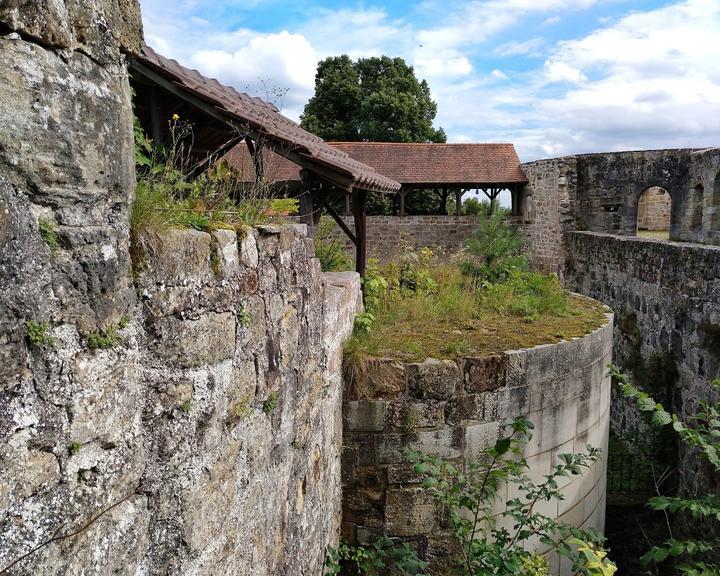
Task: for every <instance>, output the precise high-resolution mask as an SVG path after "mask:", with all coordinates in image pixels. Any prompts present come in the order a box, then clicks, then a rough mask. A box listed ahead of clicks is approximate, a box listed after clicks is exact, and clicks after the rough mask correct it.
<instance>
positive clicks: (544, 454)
mask: <svg viewBox="0 0 720 576" xmlns="http://www.w3.org/2000/svg"><path fill="white" fill-rule="evenodd" d="M611 349H612V315H608V321H607V323H606V324H605V325H604V326H603V327H601V328H599V329H597V330H595V331H594V332H592V333H590V334H588V335H587V336H585V337H583V338H578V339H574V340H571V341H565V342H561V343H559V344H548V345H542V346H538V347H535V348H531V349H527V350H514V351H508V352H505V353H503V354H498V355H492V356H486V357H480V358H465V359H463V360H461V361H459V362H454V361H450V360H445V361H439V360H433V359H428V360H426V361H424V362H422V363H417V364H403V363H401V362H397V361H393V360H383V359H376V360H371V361H370V362H369V363H368V366H367V369H366V371H365V372H364V373H363V374H362V375H360V376H356V377H355V378H354V379H353V380H352V381H350V382H346V394H345V399H344V402H343V420H344V428H345V433H344V439H343V464H342V473H343V535H344V537H345V538H347V539H348V540H350V541H360V542H367V541H369V540H371V539H372V536H373V535H376V534H379V533H385V534H387V535H389V536H395V537H399V538H402V539H404V540H406V541H409V542H411V543H412V544H413V546H414V547H416V548H417V549H418V550H419V551H420V553H421V555H422V556H424V557H425V558H426V559H427V560H429V561H430V563H431V565H430V573H431V574H433V575H435V576H437V575H443V574H451V573H454V572H453V571H452V560H451V558H450V555H451V553H452V551H453V549H454V546H453V542H452V539H451V536H450V532H449V528H448V525H447V519H446V518H445V517H444V516H443V513H442V511H441V510H440V509H439V506H438V505H437V504H436V502H435V501H434V500H433V499H432V497H430V496H429V495H428V494H427V493H426V492H425V491H424V490H423V489H422V488H421V487H420V484H419V482H420V481H421V478H418V477H417V476H416V475H415V474H414V472H413V470H412V465H410V464H408V463H407V461H406V460H405V457H404V455H403V449H405V448H412V449H418V450H422V451H424V452H427V453H431V454H435V455H439V456H441V457H443V458H445V459H447V460H451V461H453V462H456V463H458V464H461V465H462V464H463V463H468V462H470V461H474V460H477V458H478V457H479V455H480V452H481V450H482V449H483V448H486V447H488V446H489V445H491V444H492V443H493V442H495V440H496V439H497V437H498V434H499V430H500V426H501V423H502V421H503V420H505V419H506V418H513V417H516V416H519V415H524V416H526V417H527V418H528V419H529V420H531V421H532V422H533V423H534V424H535V434H534V437H533V439H532V440H531V442H530V443H529V444H528V446H527V448H526V450H525V456H526V458H527V461H528V465H529V469H530V474H531V477H532V478H534V479H537V480H541V479H542V478H543V476H544V475H546V474H549V473H550V469H551V466H553V465H554V463H555V460H556V459H557V455H558V454H560V453H565V452H582V451H584V450H585V449H586V446H587V445H588V444H591V445H593V446H596V447H598V448H601V449H603V450H604V451H606V450H607V434H608V425H609V412H610V379H609V377H608V375H607V365H608V364H609V363H610V361H611ZM605 469H606V467H605V463H604V460H600V461H598V462H597V463H596V464H595V465H594V466H593V467H592V468H591V469H589V470H588V471H586V472H585V473H584V474H583V475H582V476H579V477H576V478H575V479H574V480H572V482H570V483H568V484H567V485H565V486H564V487H563V488H562V491H563V494H564V497H565V498H564V499H563V500H561V501H560V502H557V501H552V502H549V503H545V504H543V507H542V510H540V511H541V512H543V513H544V514H547V515H548V516H551V517H553V518H558V519H560V520H562V521H564V522H567V523H569V524H571V525H575V526H583V527H593V528H596V529H598V530H600V531H602V529H603V527H604V514H605ZM513 490H514V489H513V488H507V487H506V489H505V491H504V492H502V493H501V494H500V495H499V499H498V502H497V514H500V513H501V512H502V511H503V510H504V506H505V502H506V501H507V500H508V499H509V498H512V497H514V494H513ZM507 522H508V520H507V519H504V518H501V517H498V524H499V525H500V526H502V525H504V524H503V523H507ZM508 528H511V526H508ZM550 563H551V571H550V573H551V574H563V575H565V574H571V570H570V566H569V565H567V564H564V563H563V564H560V560H559V559H558V558H557V557H555V556H554V555H552V557H551V558H550Z"/></svg>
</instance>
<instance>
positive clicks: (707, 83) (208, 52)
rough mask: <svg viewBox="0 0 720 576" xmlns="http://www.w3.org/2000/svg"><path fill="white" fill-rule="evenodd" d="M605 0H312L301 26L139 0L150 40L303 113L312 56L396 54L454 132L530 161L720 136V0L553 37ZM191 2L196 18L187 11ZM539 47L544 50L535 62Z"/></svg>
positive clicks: (617, 17) (617, 18) (719, 139)
mask: <svg viewBox="0 0 720 576" xmlns="http://www.w3.org/2000/svg"><path fill="white" fill-rule="evenodd" d="M233 1H235V0H233ZM256 1H262V0H256ZM599 3H600V0H458V1H455V2H453V4H452V6H448V5H447V2H446V1H444V2H441V1H440V0H425V1H424V2H423V3H422V5H421V6H420V5H414V6H413V7H412V10H414V11H415V13H416V14H417V13H419V12H422V14H423V15H424V17H425V18H426V21H431V22H433V23H432V25H426V26H419V25H417V24H412V23H411V22H412V20H411V15H410V10H411V9H410V8H409V12H408V14H409V15H408V17H407V18H405V19H395V18H393V17H391V16H389V14H388V12H387V11H386V10H384V9H382V8H368V9H354V10H350V9H338V10H328V9H317V8H315V9H312V10H309V11H308V12H307V17H306V18H305V20H304V21H303V22H302V23H301V24H300V25H298V26H295V27H294V28H292V32H293V33H290V32H277V33H259V32H257V31H256V30H252V29H250V28H247V27H245V28H243V27H239V24H238V26H236V27H235V28H234V29H233V30H231V31H220V32H219V31H218V25H217V20H213V18H211V17H209V16H207V15H206V13H205V12H203V13H200V11H199V10H197V11H196V12H197V14H193V12H192V9H193V2H192V1H190V3H188V2H187V1H186V2H183V1H181V2H180V3H179V5H178V6H177V7H176V9H174V10H173V13H172V14H170V15H168V14H166V13H165V12H167V10H166V8H164V9H163V10H161V9H160V7H161V5H162V4H163V2H161V0H143V15H144V17H145V23H146V37H147V38H148V41H149V42H150V43H151V44H152V45H154V46H156V47H157V48H158V49H159V50H160V51H161V52H162V53H163V54H165V55H168V56H170V57H174V58H178V59H179V60H180V61H181V62H183V63H184V64H186V65H188V64H189V65H192V66H196V67H198V68H200V70H201V71H202V72H203V73H205V74H208V75H210V76H216V77H218V78H219V79H220V80H221V81H222V82H225V83H231V84H233V85H235V86H236V87H237V88H239V89H241V90H246V91H250V92H253V93H255V94H257V95H260V96H263V95H264V93H263V90H264V88H263V87H262V86H260V85H259V84H258V79H259V78H264V79H266V80H267V82H266V85H267V86H270V87H279V88H287V89H288V90H289V91H288V94H287V97H286V100H285V112H286V113H287V114H288V115H289V116H291V117H293V118H295V119H297V117H298V116H299V114H300V112H301V111H302V107H303V105H304V103H305V101H306V100H307V98H309V97H310V95H311V94H312V91H313V85H314V74H315V66H316V63H317V61H318V60H320V59H322V58H324V57H326V56H329V55H337V54H342V53H347V54H349V55H350V56H351V57H353V58H357V57H361V56H363V57H364V56H371V55H379V54H389V55H393V56H395V55H397V56H401V57H404V58H405V59H406V60H407V61H408V63H410V64H412V65H414V66H415V67H416V70H417V74H418V76H419V77H422V78H427V79H428V81H429V83H430V87H431V90H432V95H433V97H434V98H435V99H436V100H437V102H438V117H437V119H436V125H438V126H443V127H444V128H445V130H446V131H447V132H448V136H449V139H450V140H451V141H511V142H515V143H516V145H517V147H518V151H519V152H520V154H521V157H522V158H523V159H525V160H529V159H534V158H538V157H543V156H554V155H560V154H568V153H574V152H582V151H600V150H615V149H621V148H626V149H627V148H657V147H670V146H707V145H717V144H718V143H720V115H718V113H717V111H718V109H720V66H718V64H717V63H718V62H720V41H718V39H717V30H720V1H719V0H685V1H684V2H675V3H673V4H670V5H667V6H665V7H663V8H659V9H655V10H651V11H645V12H633V13H630V14H628V15H625V16H623V15H622V14H621V13H618V11H615V13H614V14H613V16H612V17H611V18H610V19H608V20H607V21H605V22H604V23H602V24H596V25H597V26H598V29H597V30H595V31H594V32H591V33H589V34H587V35H585V36H584V37H579V38H575V39H567V40H564V41H560V42H555V43H554V44H553V43H552V41H551V40H550V39H549V38H550V36H549V30H548V29H547V28H541V27H542V26H543V25H545V26H549V25H552V24H555V23H557V22H558V21H559V20H560V17H561V16H564V15H565V14H566V13H567V12H570V11H575V10H584V9H587V8H591V7H592V6H593V5H595V4H599ZM213 6H214V5H213ZM618 6H619V7H622V6H623V4H622V3H621V2H618ZM193 15H195V16H200V17H201V18H200V19H198V20H195V21H194V22H191V16H193ZM588 17H589V18H595V15H594V14H589V15H588ZM526 20H527V21H535V22H537V24H536V29H535V30H533V32H534V33H535V34H538V35H539V34H543V35H545V36H546V38H545V39H542V38H535V37H532V35H531V33H527V34H526V35H525V36H524V37H522V36H518V34H515V32H517V31H520V30H522V32H523V33H526ZM204 21H209V23H206V22H204ZM593 21H595V22H597V20H596V19H595V20H593ZM212 22H215V24H213V23H212ZM237 22H238V23H242V22H243V21H242V18H239V19H238V20H237ZM500 32H503V34H502V36H503V37H504V40H505V42H504V43H503V42H502V41H500V40H499V39H500V38H501V35H500V34H499V33H500ZM553 32H554V33H558V32H557V30H553ZM517 37H520V38H521V39H520V40H515V41H513V40H512V39H513V38H517ZM508 39H510V40H511V41H507V40H508ZM541 51H542V53H544V55H545V59H544V61H542V60H541V61H540V63H537V64H536V63H534V62H532V61H531V60H530V57H532V56H535V55H538V54H539V53H540V52H541ZM504 56H512V57H514V58H518V59H519V58H524V59H525V60H524V66H520V67H519V68H513V67H511V66H509V65H506V62H505V61H503V60H501V58H502V57H504ZM515 62H516V60H513V64H515ZM528 65H529V66H530V68H528Z"/></svg>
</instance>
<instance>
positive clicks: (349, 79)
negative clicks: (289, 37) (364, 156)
mask: <svg viewBox="0 0 720 576" xmlns="http://www.w3.org/2000/svg"><path fill="white" fill-rule="evenodd" d="M436 113H437V104H436V103H435V102H433V100H432V99H431V98H430V87H429V86H428V83H427V82H426V81H425V80H418V79H417V78H416V76H415V71H414V70H413V67H412V66H408V65H407V63H406V62H405V61H404V60H403V59H402V58H390V57H388V56H381V57H373V58H361V59H359V60H357V61H356V62H353V61H352V60H351V59H350V58H349V57H348V56H346V55H342V56H331V57H329V58H326V59H325V60H323V61H322V62H320V63H319V64H318V69H317V74H316V75H315V95H314V96H313V97H312V98H311V99H310V101H309V102H308V103H307V105H306V106H305V111H304V113H303V115H302V117H301V120H300V125H301V126H302V127H303V128H305V129H306V130H309V131H310V132H313V133H315V134H317V135H318V136H320V137H321V138H324V139H326V140H341V141H351V142H358V141H375V142H445V140H446V135H445V132H444V131H443V129H442V128H439V129H435V128H433V125H432V122H433V119H434V118H435V114H436Z"/></svg>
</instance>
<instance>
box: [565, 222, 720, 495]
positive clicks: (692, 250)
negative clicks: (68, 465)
mask: <svg viewBox="0 0 720 576" xmlns="http://www.w3.org/2000/svg"><path fill="white" fill-rule="evenodd" d="M567 254H568V257H567V266H566V271H565V280H566V283H567V285H568V287H569V288H571V289H573V290H577V291H578V292H581V293H583V294H586V295H588V296H591V297H592V298H596V299H597V300H600V301H601V302H604V303H605V304H607V305H608V306H610V307H611V308H612V309H613V310H614V312H615V315H616V318H617V322H616V325H615V337H614V347H615V349H614V357H615V358H616V361H617V362H618V363H619V364H620V365H621V366H622V367H624V368H625V369H626V370H627V371H628V372H630V373H631V374H633V373H637V372H638V368H641V369H642V368H644V367H646V366H647V362H648V360H649V359H651V358H652V357H653V356H654V357H656V358H662V357H664V356H667V357H668V358H669V359H670V360H671V365H670V366H669V368H670V369H672V365H674V366H675V368H676V369H677V381H676V382H668V384H667V387H668V388H669V390H665V389H651V390H650V391H651V392H653V393H654V394H655V395H656V396H658V395H661V396H664V397H665V398H667V399H668V401H669V404H670V405H671V406H672V407H673V409H674V410H677V411H678V412H679V413H680V414H688V413H692V412H693V411H694V410H695V408H696V406H697V402H698V400H708V399H710V398H709V396H710V394H711V388H710V386H708V383H709V382H710V381H711V380H712V379H713V378H717V377H720V336H719V335H720V247H713V246H702V245H698V244H683V243H675V242H663V241H654V240H644V239H639V238H630V237H621V236H611V235H607V234H598V233H589V232H576V233H573V234H569V235H568V237H567ZM665 368H666V370H665V371H666V372H667V368H668V366H667V365H666V366H665ZM666 376H667V374H656V375H654V376H652V378H650V380H651V382H649V385H651V386H652V385H653V382H652V380H654V381H655V386H657V385H658V384H657V383H658V382H661V381H663V379H664V378H666ZM612 422H613V425H614V426H615V427H616V428H617V429H618V430H620V431H632V430H634V429H637V426H638V422H637V415H636V413H635V411H634V410H632V409H629V408H628V406H627V405H626V403H624V402H623V401H622V400H621V399H617V398H614V400H613V416H612ZM681 472H682V474H683V485H684V486H685V487H686V488H687V489H689V490H690V489H692V487H693V486H695V485H697V483H698V482H703V481H704V480H702V478H697V477H696V471H695V468H694V467H691V466H682V467H681Z"/></svg>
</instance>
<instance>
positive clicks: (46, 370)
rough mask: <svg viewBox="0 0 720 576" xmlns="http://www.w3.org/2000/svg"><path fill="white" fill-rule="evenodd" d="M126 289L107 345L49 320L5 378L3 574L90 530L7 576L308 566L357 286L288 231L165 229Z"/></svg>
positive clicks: (334, 447) (335, 510) (320, 544)
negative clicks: (41, 342)
mask: <svg viewBox="0 0 720 576" xmlns="http://www.w3.org/2000/svg"><path fill="white" fill-rule="evenodd" d="M300 228H304V227H300ZM238 248H239V250H238ZM136 288H137V291H138V293H139V297H140V303H139V304H138V306H137V308H136V309H135V310H134V313H133V314H132V316H131V320H130V321H129V324H128V326H127V327H125V328H122V329H120V330H119V331H118V334H119V338H118V341H117V343H116V345H114V346H113V347H112V348H110V349H107V350H91V349H89V347H88V340H87V338H86V337H85V336H84V333H83V331H82V329H81V328H80V327H79V326H77V325H75V324H71V323H67V322H63V321H61V320H56V319H55V318H52V317H51V321H52V323H53V328H52V330H51V332H50V335H51V336H52V337H53V338H54V339H55V346H54V347H50V346H37V345H32V344H30V343H23V346H24V350H23V353H24V354H23V359H24V362H25V363H26V368H25V369H24V370H23V371H22V372H21V373H19V374H17V375H15V377H14V379H12V380H6V381H3V396H2V398H0V409H2V412H3V415H4V418H3V421H4V422H5V426H4V429H3V446H4V448H3V452H2V462H3V466H2V468H1V470H2V471H1V472H0V499H1V501H2V503H3V506H2V513H1V514H2V515H1V516H0V568H3V567H6V566H7V565H8V564H10V563H11V562H12V561H14V560H15V559H16V558H18V557H20V556H21V555H22V554H24V553H26V552H28V551H30V550H31V549H32V548H33V547H34V546H37V545H39V544H41V543H42V542H44V541H46V540H48V539H50V538H52V537H54V536H57V535H62V534H68V533H71V532H74V531H75V530H78V529H80V528H82V527H83V526H84V525H85V524H86V523H88V522H91V524H90V526H89V527H88V528H87V529H86V530H85V531H83V532H81V533H80V534H79V535H77V536H74V537H71V538H67V539H63V540H59V541H56V542H53V543H52V544H49V545H48V546H46V547H44V548H42V549H41V550H39V551H38V552H36V553H34V554H32V555H31V556H30V557H29V558H27V559H26V560H25V561H23V562H21V563H20V564H18V565H17V566H15V567H14V568H13V570H12V571H11V573H12V574H34V575H36V574H60V573H61V574H108V573H117V574H135V573H138V572H142V573H147V574H190V573H192V574H238V575H242V574H247V575H253V576H254V575H258V574H268V575H269V574H278V575H280V574H289V573H298V574H300V573H306V574H317V573H319V571H320V567H321V565H322V562H323V560H324V553H325V547H326V545H327V544H328V543H332V542H334V541H335V538H336V534H337V529H338V527H339V511H340V438H341V434H342V425H341V420H340V402H341V379H340V367H341V354H342V340H343V339H344V338H345V337H346V336H347V334H348V333H349V331H350V330H351V328H352V322H353V318H354V315H355V314H356V313H357V312H358V311H359V308H360V306H361V303H360V285H359V278H358V276H357V275H356V274H355V273H345V274H332V275H327V276H325V277H323V275H322V273H321V272H320V270H319V264H318V262H317V260H315V259H314V258H313V257H312V243H311V241H310V240H309V239H308V238H307V237H306V236H305V233H304V230H297V229H296V228H295V227H284V228H277V227H269V226H268V227H261V228H260V229H259V230H258V231H254V230H250V231H248V232H247V234H246V235H245V236H244V237H243V238H240V239H238V238H236V235H235V233H234V232H230V231H218V232H214V233H213V234H212V235H211V234H207V233H203V232H196V231H175V232H171V233H169V234H168V235H167V236H166V237H165V239H164V241H163V243H162V245H161V248H160V249H159V250H158V252H157V253H156V254H155V255H154V256H151V257H148V258H147V259H146V263H145V268H144V269H143V271H142V272H141V273H140V274H139V276H138V278H137V282H136ZM30 317H32V316H30ZM118 503H119V504H118ZM115 504H117V506H115V507H112V506H114V505H115ZM111 507H112V508H111ZM106 510H107V512H106V513H105V514H104V515H103V516H101V517H100V518H99V519H97V520H96V521H94V522H92V520H93V519H94V518H95V517H96V516H97V515H98V514H100V513H102V512H103V511H106Z"/></svg>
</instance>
